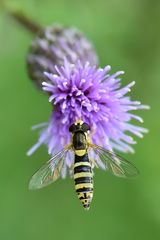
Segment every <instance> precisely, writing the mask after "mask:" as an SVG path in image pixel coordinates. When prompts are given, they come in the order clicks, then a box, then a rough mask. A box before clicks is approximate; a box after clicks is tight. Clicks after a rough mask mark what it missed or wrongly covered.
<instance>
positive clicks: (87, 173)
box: [74, 172, 92, 179]
mask: <svg viewBox="0 0 160 240" xmlns="http://www.w3.org/2000/svg"><path fill="white" fill-rule="evenodd" d="M80 177H92V173H91V172H80V173H76V174H74V179H76V178H80Z"/></svg>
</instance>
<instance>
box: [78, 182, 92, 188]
mask: <svg viewBox="0 0 160 240" xmlns="http://www.w3.org/2000/svg"><path fill="white" fill-rule="evenodd" d="M81 188H93V184H92V183H80V184H76V185H75V189H76V190H77V189H81Z"/></svg>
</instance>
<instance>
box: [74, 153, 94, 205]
mask: <svg viewBox="0 0 160 240" xmlns="http://www.w3.org/2000/svg"><path fill="white" fill-rule="evenodd" d="M74 181H75V189H76V192H77V194H78V198H79V200H80V201H81V202H82V204H83V207H84V208H85V209H89V207H90V203H91V201H92V198H93V172H92V168H91V164H90V161H89V158H88V154H87V153H85V154H84V155H83V156H78V155H75V163H74Z"/></svg>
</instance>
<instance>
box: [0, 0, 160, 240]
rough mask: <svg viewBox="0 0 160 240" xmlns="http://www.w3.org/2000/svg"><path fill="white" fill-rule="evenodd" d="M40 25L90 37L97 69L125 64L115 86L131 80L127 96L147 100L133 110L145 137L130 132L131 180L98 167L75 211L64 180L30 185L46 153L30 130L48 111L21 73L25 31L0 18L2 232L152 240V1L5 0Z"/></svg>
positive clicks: (156, 204) (155, 70) (157, 229)
mask: <svg viewBox="0 0 160 240" xmlns="http://www.w3.org/2000/svg"><path fill="white" fill-rule="evenodd" d="M10 4H11V5H12V6H13V7H18V8H19V9H21V10H23V11H24V12H25V13H26V14H27V15H29V16H31V17H32V18H33V19H35V20H37V21H39V23H41V24H42V25H50V24H52V23H53V22H58V23H62V24H67V25H71V26H76V27H77V28H79V29H81V30H82V31H83V32H85V34H86V35H87V36H88V37H89V38H90V39H91V40H92V41H93V43H94V45H95V47H96V49H97V52H98V54H99V57H100V61H101V66H104V65H106V64H110V65H111V66H112V72H115V71H116V70H125V72H126V74H125V76H124V79H123V84H124V85H125V84H127V83H129V82H131V81H132V80H136V86H135V87H134V88H133V91H132V93H131V95H132V98H133V99H136V100H140V101H142V102H143V103H144V104H149V105H150V106H151V110H149V111H140V112H139V115H140V116H142V117H143V118H144V119H145V122H144V125H143V126H145V127H147V128H149V130H150V132H149V134H146V135H145V138H144V139H142V140H141V139H140V140H139V139H137V140H138V144H137V145H135V150H136V153H135V154H134V155H131V154H130V155H124V156H125V157H126V158H128V159H130V160H131V161H132V160H133V161H134V163H135V164H136V166H137V167H138V168H139V169H140V172H141V174H140V176H139V177H138V178H137V179H135V180H123V179H118V178H114V177H112V176H110V175H109V174H106V173H105V172H103V171H100V170H97V171H96V175H95V195H94V200H93V203H92V205H91V209H90V211H89V212H86V211H84V210H83V208H82V206H81V205H80V203H79V201H78V199H77V196H76V195H75V191H74V184H73V181H72V180H71V179H66V180H59V181H57V182H56V183H54V184H53V185H51V186H49V187H47V188H45V189H42V190H40V191H35V192H31V191H29V190H28V181H29V179H30V177H31V175H32V174H33V173H34V172H35V170H37V169H38V168H39V167H40V166H41V165H42V164H43V162H44V161H45V160H47V159H48V158H49V156H48V155H47V151H46V148H45V147H41V148H40V149H39V150H38V151H37V152H36V153H35V154H34V155H32V156H31V157H30V158H29V157H27V156H26V151H27V149H28V148H29V147H30V146H32V144H33V143H34V142H36V140H37V136H38V134H37V132H31V131H30V127H31V126H32V125H34V124H37V123H40V122H44V121H46V120H47V119H48V118H49V115H50V112H51V106H50V104H49V103H48V100H47V97H46V96H45V95H44V94H43V93H40V92H38V91H37V90H36V89H35V87H34V86H33V84H32V82H31V81H30V80H29V79H28V77H27V74H26V67H25V57H26V53H27V49H28V46H29V44H30V42H31V39H32V37H31V36H30V34H28V32H27V31H26V30H25V29H23V28H21V27H20V26H19V25H18V24H16V23H15V22H14V21H13V20H12V19H10V18H8V17H7V16H6V15H5V14H4V13H3V11H2V10H1V16H0V104H1V105H0V109H1V110H0V121H1V124H0V126H1V131H0V148H1V160H0V171H1V174H0V184H1V186H0V239H2V240H10V239H11V240H19V239H23V240H26V239H30V240H32V239H38V240H42V239H45V240H49V239H66V240H73V239H76V240H80V239H107V240H116V239H118V240H122V239H123V240H135V239H136V240H143V239H145V240H150V239H154V240H159V239H160V159H159V150H160V145H159V134H158V133H159V131H160V127H159V122H160V107H159V106H160V105H159V102H160V101H159V98H160V94H159V91H160V79H159V74H160V1H156V0H153V1H150V0H141V1H139V0H121V1H119V0H108V1H105V0H81V1H76V0H68V1H66V0H28V1H27V0H22V1H10Z"/></svg>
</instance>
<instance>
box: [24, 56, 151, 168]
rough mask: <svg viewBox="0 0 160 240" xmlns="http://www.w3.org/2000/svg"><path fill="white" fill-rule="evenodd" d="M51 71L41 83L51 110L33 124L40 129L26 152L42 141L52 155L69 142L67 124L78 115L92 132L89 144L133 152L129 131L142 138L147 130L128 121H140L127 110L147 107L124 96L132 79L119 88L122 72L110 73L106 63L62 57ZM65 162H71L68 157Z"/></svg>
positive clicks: (132, 142) (36, 146)
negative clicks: (44, 119)
mask: <svg viewBox="0 0 160 240" xmlns="http://www.w3.org/2000/svg"><path fill="white" fill-rule="evenodd" d="M55 70H56V73H54V74H52V73H48V72H45V73H44V74H45V77H46V79H47V81H46V82H43V83H42V85H43V90H44V91H46V92H48V93H49V95H50V96H49V102H51V103H52V104H53V106H54V110H53V112H52V114H51V117H50V120H49V122H48V123H45V124H42V125H38V126H35V128H38V127H42V130H41V132H40V137H39V140H38V143H37V144H36V145H34V146H33V147H32V148H31V149H30V150H29V152H28V155H31V154H32V153H33V152H34V151H35V150H36V149H37V148H38V147H39V146H40V145H41V144H46V145H47V147H48V153H49V154H51V155H54V154H55V153H56V152H57V151H59V150H60V149H62V148H63V147H64V145H66V144H68V143H69V142H70V139H71V135H70V133H69V130H68V129H69V126H70V125H71V124H72V123H74V122H75V120H76V119H80V118H82V120H83V121H84V122H87V123H88V124H89V125H90V126H91V128H92V130H93V131H94V135H93V137H92V139H91V141H92V142H93V143H95V144H97V145H100V146H103V147H105V148H107V149H108V150H118V151H122V152H133V148H132V147H131V145H132V144H135V143H136V142H135V141H134V140H133V138H132V137H131V136H130V134H131V135H136V136H138V137H140V138H142V137H143V133H145V132H147V130H146V129H144V128H142V127H139V126H135V125H133V124H131V123H130V121H131V120H132V119H135V120H137V121H139V122H143V120H142V118H141V117H139V116H137V115H134V114H133V113H131V112H130V111H131V110H138V109H148V108H149V107H148V106H144V105H141V103H140V102H138V101H132V100H131V99H130V97H129V96H126V94H127V93H128V92H130V88H131V87H132V86H133V85H134V84H135V82H131V83H130V84H128V85H127V86H125V87H122V88H120V87H121V78H120V75H122V74H123V73H124V72H123V71H119V72H116V73H115V74H112V75H110V74H109V71H110V66H106V67H105V68H97V67H94V66H92V65H90V63H89V62H86V63H85V64H84V63H81V62H80V61H77V62H76V63H75V64H71V63H69V62H68V61H67V60H66V59H65V60H64V64H63V65H62V66H55ZM66 164H67V165H68V166H70V165H71V160H70V158H67V159H66Z"/></svg>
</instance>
